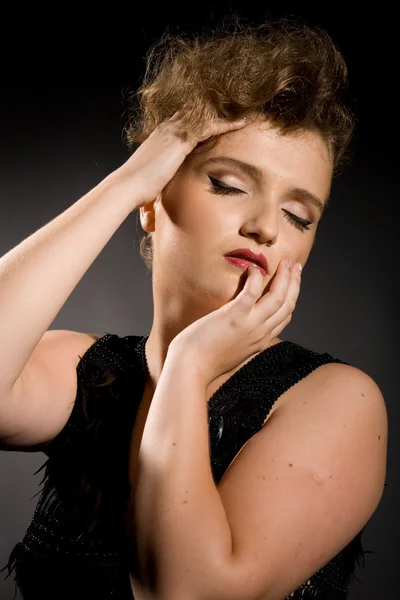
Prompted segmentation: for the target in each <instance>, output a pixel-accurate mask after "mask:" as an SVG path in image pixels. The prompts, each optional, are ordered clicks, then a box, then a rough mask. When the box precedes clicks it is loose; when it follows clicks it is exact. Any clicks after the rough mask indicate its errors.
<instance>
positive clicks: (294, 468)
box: [0, 20, 387, 600]
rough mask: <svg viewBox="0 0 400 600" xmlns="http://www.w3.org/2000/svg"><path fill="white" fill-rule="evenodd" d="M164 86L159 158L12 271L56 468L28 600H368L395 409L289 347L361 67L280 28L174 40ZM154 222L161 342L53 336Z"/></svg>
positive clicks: (8, 362) (143, 132)
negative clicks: (363, 574)
mask: <svg viewBox="0 0 400 600" xmlns="http://www.w3.org/2000/svg"><path fill="white" fill-rule="evenodd" d="M147 67H148V68H147V72H146V75H145V78H144V81H143V85H142V87H141V89H140V90H139V93H138V95H137V99H138V101H139V104H138V108H139V110H138V111H136V112H135V111H133V112H132V118H131V119H130V121H129V124H128V127H127V139H128V142H129V143H130V144H131V145H132V146H133V145H134V144H136V146H138V147H137V149H136V151H135V152H134V153H133V154H132V156H131V157H130V158H129V160H128V161H127V162H126V163H125V164H124V165H122V166H121V167H120V168H118V169H117V170H116V171H114V172H113V173H111V175H109V176H108V177H107V178H106V179H105V180H104V181H102V182H101V183H100V184H99V185H98V186H97V187H95V188H94V189H93V190H91V191H90V192H89V193H88V194H87V195H85V196H84V197H83V198H81V199H80V200H78V201H77V202H76V203H75V204H73V205H72V206H71V207H70V208H68V209H67V210H66V211H65V212H64V213H62V214H61V215H59V216H58V217H57V218H56V219H54V220H53V221H52V222H50V223H49V224H47V225H45V226H44V227H43V228H42V229H40V230H38V231H37V232H35V233H34V234H33V235H32V236H30V237H29V238H27V239H26V240H24V241H23V242H22V243H21V244H19V246H17V247H16V248H14V249H12V250H11V251H10V252H9V253H8V254H6V255H5V256H3V258H2V259H1V263H0V266H1V267H2V268H1V269H0V272H1V273H2V275H1V280H0V286H1V287H0V291H1V295H2V298H4V299H5V300H4V301H3V300H2V302H3V311H2V314H3V315H5V316H4V317H3V319H4V321H5V322H4V323H3V322H2V323H1V328H2V331H3V332H5V333H4V334H3V336H2V344H3V346H2V347H3V348H4V349H7V352H6V351H3V355H4V356H3V355H2V361H3V362H2V364H3V369H2V372H3V373H7V377H8V379H7V380H3V381H2V382H1V390H2V394H1V397H2V398H3V399H4V402H2V405H3V408H1V411H2V413H1V415H0V416H1V419H0V421H1V423H2V425H1V432H0V433H1V439H2V442H3V445H2V448H3V449H6V450H7V449H9V450H16V449H27V448H29V449H35V450H41V451H43V452H45V453H46V454H47V455H48V460H47V461H46V463H45V465H43V467H46V471H45V486H44V489H43V493H42V495H41V498H40V500H39V502H38V505H37V508H36V510H35V514H34V516H33V519H32V522H31V524H30V525H29V527H28V529H27V532H26V534H25V537H24V539H23V540H22V542H20V543H18V544H17V545H16V546H15V548H14V550H13V552H12V553H11V556H10V560H9V564H8V568H9V573H11V570H12V569H13V567H14V566H15V567H16V582H17V584H18V586H19V588H20V590H21V593H22V594H23V597H24V598H25V599H27V600H31V599H36V598H40V599H41V600H44V599H47V598H60V599H63V598H70V597H71V595H73V597H74V598H82V599H83V598H85V600H88V599H89V598H93V599H94V598H96V599H99V598H118V599H122V598H123V599H125V598H126V599H128V598H133V597H134V598H135V599H136V600H141V599H146V600H147V599H157V600H164V599H166V600H169V599H170V598H171V599H174V600H181V599H184V600H199V599H210V600H211V599H212V600H224V599H225V598H226V599H228V598H229V599H230V600H235V599H238V600H247V599H249V600H250V599H253V598H254V599H255V598H260V599H262V600H280V599H284V598H295V599H296V598H302V599H306V598H321V599H328V598H329V599H333V598H335V599H336V598H346V597H347V592H348V587H349V584H350V582H351V580H352V577H353V574H354V569H355V564H356V560H362V559H363V554H364V553H365V552H364V551H363V549H362V545H361V533H362V530H363V527H364V526H365V524H366V523H367V521H368V520H369V519H370V517H371V516H372V514H373V513H374V511H375V509H376V508H377V506H378V504H379V501H380V498H381V495H382V491H383V486H384V480H385V472H386V447H387V415H386V409H385V402H384V399H383V397H382V394H381V392H380V390H379V388H378V386H377V385H376V383H375V382H374V381H373V380H372V379H371V378H370V377H369V376H368V375H367V374H366V373H364V372H362V371H360V370H359V369H357V368H355V367H353V366H351V365H349V364H348V363H345V362H344V361H341V360H340V359H337V358H333V357H332V356H330V355H329V354H327V353H323V354H319V353H315V352H312V351H310V350H308V349H306V348H304V347H302V346H299V345H298V344H295V343H293V342H290V341H284V340H282V339H281V338H279V337H278V336H279V334H281V332H282V331H283V330H284V328H285V327H286V325H287V324H288V323H289V322H290V320H291V318H292V314H293V311H294V309H295V306H296V301H297V298H298V295H299V292H300V287H301V270H300V268H299V267H298V264H300V265H301V266H303V267H304V265H305V263H306V262H307V259H308V256H309V253H310V251H311V248H312V247H313V244H314V241H315V236H316V232H317V228H318V224H319V222H320V220H321V218H322V215H323V213H324V211H325V209H326V206H327V202H328V197H329V192H330V187H331V183H332V178H333V176H334V174H335V173H336V172H337V171H338V169H339V167H340V165H342V164H343V161H344V158H345V157H346V151H347V149H348V146H349V142H350V140H351V136H352V133H353V128H354V121H353V118H352V115H351V113H350V111H349V110H348V109H347V108H346V106H345V105H344V101H343V98H342V92H343V90H344V88H345V85H346V78H347V71H346V66H345V63H344V61H343V58H342V56H341V54H340V53H339V51H338V50H337V49H336V47H335V46H334V44H333V42H332V41H331V39H330V38H329V36H328V35H327V34H326V33H325V32H323V31H320V30H312V29H310V28H309V27H306V26H304V25H299V24H295V23H289V22H288V21H285V20H281V21H279V22H275V23H269V24H263V25H262V26H260V27H258V28H252V27H249V26H245V25H241V24H240V23H236V25H235V30H234V31H229V29H228V28H227V29H226V30H219V31H217V32H213V33H212V34H210V35H206V34H203V35H202V36H200V37H198V38H194V39H192V40H190V39H183V38H172V37H167V36H164V37H163V38H162V40H161V41H160V42H159V43H158V44H155V45H154V46H153V48H152V49H151V50H150V52H149V55H148V64H147ZM137 209H139V214H140V220H141V225H142V228H143V229H144V231H145V238H144V239H143V241H142V243H141V254H142V256H143V258H144V260H145V263H146V265H147V266H148V267H149V269H150V270H151V271H152V277H153V299H154V319H153V325H152V328H151V331H150V334H149V335H148V336H135V335H128V336H125V337H123V338H121V337H119V336H118V335H115V334H109V333H107V334H106V335H94V334H84V333H80V332H70V331H50V330H48V327H49V326H50V324H51V323H52V321H53V319H54V317H55V316H56V315H57V314H58V312H59V310H60V309H61V308H62V306H63V305H64V303H65V301H66V300H67V298H68V297H69V295H70V293H71V292H72V290H73V289H74V288H75V286H76V285H77V283H78V281H79V280H80V279H81V277H82V276H83V274H84V273H85V272H86V270H87V269H88V268H89V266H90V265H91V264H92V262H93V261H94V259H95V258H96V256H97V255H98V254H99V252H100V251H101V250H102V248H103V247H104V246H105V244H106V243H107V241H108V240H109V239H110V237H111V236H112V235H113V234H114V233H115V231H116V230H117V228H118V227H119V225H120V224H121V223H122V222H123V221H124V219H125V218H126V217H127V216H128V215H129V214H130V213H131V212H132V211H134V210H137ZM252 263H256V266H254V264H252ZM288 267H289V268H288ZM32 282H34V284H33V283H32ZM27 295H29V297H30V305H29V306H30V307H33V308H32V309H30V310H29V311H27V308H26V304H25V303H22V300H20V299H21V298H25V297H26V296H27ZM4 304H6V306H5V309H4ZM28 312H29V314H28ZM6 317H7V319H6ZM16 338H17V339H18V340H20V341H19V345H18V352H16V353H14V354H15V355H14V354H12V353H10V352H9V348H10V347H13V344H12V341H13V340H15V339H16ZM3 377H6V376H5V375H3ZM6 399H7V401H6ZM49 407H51V408H49ZM27 414H28V416H29V418H27V417H26V415H27ZM43 467H42V468H43Z"/></svg>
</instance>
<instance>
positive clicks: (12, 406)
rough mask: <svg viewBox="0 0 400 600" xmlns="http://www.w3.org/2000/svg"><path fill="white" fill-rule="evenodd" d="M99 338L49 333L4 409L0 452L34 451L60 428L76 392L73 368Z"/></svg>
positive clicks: (63, 332)
mask: <svg viewBox="0 0 400 600" xmlns="http://www.w3.org/2000/svg"><path fill="white" fill-rule="evenodd" d="M101 337H103V335H102V334H98V333H83V332H79V331H71V330H65V329H53V330H47V331H46V332H45V333H44V335H43V336H42V338H41V339H40V341H39V343H38V344H37V346H36V347H35V349H34V351H33V352H32V354H31V356H30V358H29V360H28V362H27V363H26V365H25V367H24V369H23V371H22V373H21V375H20V376H19V378H18V380H17V381H16V382H15V384H14V387H13V390H12V395H11V398H10V400H9V401H8V402H4V403H3V404H2V411H1V415H0V416H1V419H0V423H1V424H0V449H1V450H20V451H35V450H40V449H41V445H42V444H45V443H48V442H49V441H51V440H52V439H53V438H54V437H55V436H56V435H57V434H58V433H59V432H60V431H61V429H62V428H63V427H64V425H65V424H66V422H67V421H68V418H69V416H70V414H71V412H72V409H73V407H74V404H75V399H76V393H77V371H76V369H77V366H78V363H79V361H80V359H81V358H82V357H83V356H84V354H85V353H86V352H87V351H88V349H89V348H90V347H91V346H92V345H93V344H95V343H96V342H97V341H98V340H99V339H100V338H101Z"/></svg>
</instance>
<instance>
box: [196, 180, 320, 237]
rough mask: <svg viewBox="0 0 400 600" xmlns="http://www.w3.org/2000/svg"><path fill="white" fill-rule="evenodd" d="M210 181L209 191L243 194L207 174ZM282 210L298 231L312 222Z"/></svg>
mask: <svg viewBox="0 0 400 600" xmlns="http://www.w3.org/2000/svg"><path fill="white" fill-rule="evenodd" d="M208 178H209V180H210V181H211V191H212V192H213V193H214V194H221V195H222V196H234V195H235V194H243V192H242V190H239V189H237V188H234V187H231V186H230V185H225V184H223V183H222V181H219V179H215V177H211V176H210V175H209V176H208ZM282 210H283V211H284V213H285V214H284V217H285V219H287V220H288V221H289V222H290V223H292V225H294V226H295V227H297V229H299V230H300V231H302V232H303V231H304V230H305V229H310V227H309V225H311V224H312V221H307V220H306V219H300V217H296V215H293V214H292V213H291V212H289V211H288V210H285V209H282Z"/></svg>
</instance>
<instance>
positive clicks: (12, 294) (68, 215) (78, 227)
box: [0, 171, 139, 400]
mask: <svg viewBox="0 0 400 600" xmlns="http://www.w3.org/2000/svg"><path fill="white" fill-rule="evenodd" d="M138 193H139V190H138ZM134 194H135V186H134V182H132V183H131V184H130V185H129V182H128V181H127V180H126V177H122V176H119V175H118V172H117V171H116V172H114V173H112V174H111V175H110V176H109V177H107V178H106V179H105V180H103V181H102V182H101V183H100V184H99V185H97V186H96V187H95V188H94V189H92V190H91V191H90V192H89V193H87V194H86V195H85V196H83V197H82V198H80V199H79V200H78V201H76V202H75V203H74V204H72V205H71V206H70V207H69V208H67V209H66V210H65V211H64V212H62V213H61V214H59V215H58V216H56V217H55V218H54V219H52V220H51V221H50V222H49V223H47V224H46V225H44V226H43V227H41V228H40V229H38V230H37V231H35V232H34V233H33V234H31V235H30V236H29V237H27V238H26V239H24V240H23V241H22V242H21V243H20V244H18V245H17V246H15V247H14V248H12V249H11V250H10V251H9V252H7V253H6V254H5V255H4V256H2V257H1V258H0V331H1V338H0V364H1V367H2V368H1V375H0V400H2V399H3V398H5V397H7V393H6V392H7V390H8V389H11V388H12V386H13V385H14V383H15V381H16V380H17V378H18V377H19V375H20V374H21V372H22V370H23V368H24V366H25V364H26V363H27V361H28V359H29V357H30V356H31V354H32V352H33V350H34V349H35V347H36V345H37V344H38V342H39V341H40V339H41V337H42V336H43V334H44V333H45V331H46V330H47V329H48V328H49V327H50V325H51V323H52V322H53V320H54V319H55V317H56V316H57V314H58V313H59V311H60V310H61V308H62V307H63V305H64V304H65V302H66V300H67V299H68V297H69V296H70V294H71V293H72V291H73V290H74V288H75V287H76V286H77V284H78V283H79V281H80V279H81V278H82V277H83V275H84V274H85V272H86V271H87V270H88V268H89V267H90V266H91V264H92V263H93V262H94V260H95V259H96V257H97V256H98V255H99V253H100V252H101V250H102V249H103V248H104V246H105V245H106V244H107V242H108V241H109V239H110V238H111V237H112V235H113V234H114V232H115V231H116V230H117V229H118V227H119V226H120V225H121V223H122V222H123V221H124V220H125V219H126V217H127V216H128V215H129V213H130V212H131V211H132V210H133V209H134V202H135V200H134V198H133V196H134ZM138 200H139V199H138ZM33 201H34V200H33Z"/></svg>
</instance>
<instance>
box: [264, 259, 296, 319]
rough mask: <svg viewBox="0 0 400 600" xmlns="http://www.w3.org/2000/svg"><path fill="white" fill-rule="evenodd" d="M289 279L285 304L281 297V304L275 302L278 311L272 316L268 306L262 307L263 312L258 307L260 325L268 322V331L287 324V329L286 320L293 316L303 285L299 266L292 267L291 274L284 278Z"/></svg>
mask: <svg viewBox="0 0 400 600" xmlns="http://www.w3.org/2000/svg"><path fill="white" fill-rule="evenodd" d="M285 268H286V267H285ZM288 277H289V280H288V284H287V288H286V294H285V297H284V301H283V303H282V302H281V297H280V300H279V302H277V303H276V301H275V305H277V306H278V308H277V310H275V312H274V313H273V314H272V315H271V312H270V308H271V306H269V307H267V306H265V307H264V306H262V307H261V306H260V308H261V310H259V309H258V306H257V311H258V310H259V314H258V318H259V319H260V323H262V322H265V321H266V320H268V329H269V330H271V327H272V328H275V327H279V326H280V324H282V323H285V325H283V327H285V326H286V324H287V322H286V319H287V318H288V317H289V316H291V315H292V313H293V311H294V309H295V306H296V302H297V299H298V297H299V293H300V283H301V273H300V271H299V269H298V268H297V266H294V267H292V270H291V272H290V273H289V274H288V275H286V276H285V277H284V279H287V278H288ZM282 289H283V290H284V289H285V288H284V287H283V288H282ZM281 293H282V290H281ZM258 304H260V303H258ZM283 327H282V328H283Z"/></svg>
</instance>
